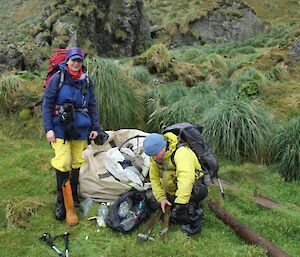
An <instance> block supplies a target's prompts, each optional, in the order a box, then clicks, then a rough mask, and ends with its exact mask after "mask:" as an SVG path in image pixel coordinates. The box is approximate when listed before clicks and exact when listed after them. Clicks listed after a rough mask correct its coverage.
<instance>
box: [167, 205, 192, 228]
mask: <svg viewBox="0 0 300 257" xmlns="http://www.w3.org/2000/svg"><path fill="white" fill-rule="evenodd" d="M171 221H172V222H174V223H177V224H189V223H190V222H191V221H190V218H189V208H188V204H175V206H174V208H173V210H172V212H171Z"/></svg>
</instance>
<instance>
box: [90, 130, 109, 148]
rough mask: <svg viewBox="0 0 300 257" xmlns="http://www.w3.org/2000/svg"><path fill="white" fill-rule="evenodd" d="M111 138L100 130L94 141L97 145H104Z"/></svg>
mask: <svg viewBox="0 0 300 257" xmlns="http://www.w3.org/2000/svg"><path fill="white" fill-rule="evenodd" d="M108 138H109V135H108V134H107V133H106V132H105V131H104V130H103V129H99V130H98V136H97V137H96V138H95V139H94V142H95V144H96V145H103V144H104V143H105V141H106V140H107V139H108Z"/></svg>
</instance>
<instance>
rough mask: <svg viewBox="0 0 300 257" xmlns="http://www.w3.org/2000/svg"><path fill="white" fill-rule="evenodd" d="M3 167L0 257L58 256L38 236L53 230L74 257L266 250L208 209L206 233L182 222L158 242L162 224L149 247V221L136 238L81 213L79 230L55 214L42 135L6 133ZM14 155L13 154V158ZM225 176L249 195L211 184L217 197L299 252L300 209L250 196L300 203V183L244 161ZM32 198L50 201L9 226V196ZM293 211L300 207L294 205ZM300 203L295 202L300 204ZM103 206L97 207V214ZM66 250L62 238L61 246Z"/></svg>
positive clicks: (254, 254) (0, 153)
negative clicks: (264, 205) (144, 236)
mask: <svg viewBox="0 0 300 257" xmlns="http://www.w3.org/2000/svg"><path fill="white" fill-rule="evenodd" d="M1 142H2V143H3V144H1V146H0V163H1V167H5V168H4V169H3V168H2V169H1V170H0V181H1V188H0V194H1V198H2V199H1V201H0V220H1V223H0V256H3V257H4V256H12V257H15V256H28V257H29V256H30V257H35V256H36V257H40V256H55V253H54V252H53V251H52V250H51V249H50V248H49V247H48V246H46V245H45V244H44V243H43V242H41V241H39V237H40V236H41V235H42V233H44V232H48V233H50V234H51V235H53V236H54V235H57V234H62V233H63V232H65V231H69V232H70V234H71V237H70V256H76V257H87V256H88V257H98V256H212V257H215V256H240V257H244V256H249V257H259V256H265V251H264V250H262V249H261V248H260V247H256V246H253V245H250V244H247V243H245V242H244V241H243V240H242V239H240V238H239V237H238V236H237V235H236V234H235V233H234V232H233V231H232V230H231V229H230V228H229V227H227V226H226V225H224V224H223V223H222V222H221V221H219V220H218V219H217V218H215V216H214V215H213V214H212V213H211V211H210V210H209V209H208V208H207V202H205V203H204V208H205V226H204V229H203V231H202V232H201V234H200V235H198V236H194V237H188V236H186V235H185V234H184V233H182V232H181V230H180V228H179V227H178V226H177V225H174V224H172V225H171V229H170V232H169V238H168V241H167V242H166V243H162V242H160V241H159V240H158V238H159V233H160V227H161V225H159V224H157V225H156V227H155V230H154V231H153V236H154V237H155V238H156V239H157V240H156V241H155V242H146V243H145V244H143V245H138V244H136V243H135V239H136V237H137V234H138V233H139V232H140V231H141V230H142V229H143V228H144V226H145V223H142V224H141V225H140V227H139V228H137V229H136V230H135V231H133V232H132V234H130V235H123V234H120V233H118V232H114V231H112V230H111V229H109V228H101V229H100V230H99V229H98V227H97V225H96V223H95V222H94V221H87V220H86V218H85V217H83V216H82V214H81V213H80V214H79V215H80V219H81V221H80V224H79V225H78V226H75V227H73V228H68V227H66V225H65V223H64V222H59V221H56V220H55V219H54V216H53V211H54V201H55V182H54V181H55V178H54V173H53V171H51V168H50V164H49V161H50V158H51V156H52V154H53V153H52V150H51V148H50V146H49V144H48V143H47V142H46V141H45V140H43V141H41V140H37V139H30V140H27V139H23V140H14V139H8V138H5V137H3V136H1ZM12 156H13V158H11V157H12ZM220 174H221V176H222V178H224V179H225V180H227V181H231V182H233V183H235V184H236V185H237V186H239V187H240V188H242V189H243V193H242V194H240V195H239V194H238V195H236V194H234V193H232V192H230V191H229V190H225V194H226V200H225V202H224V203H222V200H221V198H220V194H219V192H218V188H217V187H216V188H215V187H210V195H211V196H212V197H214V198H217V201H219V202H221V203H222V205H223V207H224V208H225V209H226V210H227V211H228V212H230V213H232V214H234V215H235V216H236V217H237V218H238V219H240V220H241V221H242V222H244V223H246V224H247V225H248V226H250V227H251V228H253V229H255V230H256V231H257V232H258V233H259V234H261V235H262V236H264V237H265V238H267V239H269V240H271V241H272V242H273V243H275V244H276V245H278V246H279V247H281V248H283V249H284V250H285V251H287V252H288V253H289V254H290V255H291V256H298V255H299V254H300V250H299V248H298V247H297V242H298V241H299V233H298V232H299V222H298V221H299V214H298V216H295V217H293V216H291V215H289V214H284V213H282V212H278V211H276V210H275V211H267V210H264V209H261V208H259V207H257V206H256V205H254V204H253V203H251V202H250V201H249V199H248V198H247V197H246V196H247V195H248V196H250V195H251V194H252V193H253V192H254V190H256V191H258V192H260V193H261V194H263V195H265V196H268V197H271V198H273V199H274V200H277V201H280V202H282V203H284V204H290V205H295V204H296V205H297V206H298V208H299V206H300V202H299V199H300V195H299V190H298V188H299V182H298V183H297V182H293V183H287V182H283V181H282V179H281V178H280V177H279V175H277V174H274V173H272V172H271V171H270V170H268V169H267V168H266V167H264V166H258V165H254V164H244V165H238V166H234V165H232V164H231V163H223V162H221V170H220ZM24 199H32V200H35V201H38V202H41V203H42V204H43V205H42V206H41V207H39V208H38V209H37V210H36V212H34V214H33V215H32V216H30V217H27V218H26V219H25V222H26V223H27V226H25V228H20V227H19V226H16V227H12V228H7V227H6V225H7V222H6V219H5V208H6V204H7V202H8V201H13V202H16V201H22V200H24ZM292 208H294V207H292ZM295 208H296V207H295ZM96 210H97V207H96V208H92V209H91V212H90V213H89V214H90V215H94V214H95V213H93V211H94V212H96ZM56 245H57V247H58V248H59V249H62V250H63V249H64V244H63V242H62V240H57V243H56Z"/></svg>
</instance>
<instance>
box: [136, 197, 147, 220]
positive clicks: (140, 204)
mask: <svg viewBox="0 0 300 257" xmlns="http://www.w3.org/2000/svg"><path fill="white" fill-rule="evenodd" d="M144 206H145V202H144V201H140V202H138V203H137V205H136V207H135V214H136V216H137V217H140V216H141V215H142V212H143V210H144Z"/></svg>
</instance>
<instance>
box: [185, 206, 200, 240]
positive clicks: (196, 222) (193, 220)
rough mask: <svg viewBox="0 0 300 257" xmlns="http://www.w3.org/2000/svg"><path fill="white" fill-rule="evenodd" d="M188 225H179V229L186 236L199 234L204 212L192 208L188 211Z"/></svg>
mask: <svg viewBox="0 0 300 257" xmlns="http://www.w3.org/2000/svg"><path fill="white" fill-rule="evenodd" d="M189 218H190V223H188V224H183V225H181V229H182V230H183V231H184V232H185V233H187V234H188V235H196V234H199V233H200V232H201V230H202V228H203V225H204V212H203V209H202V208H193V206H191V208H190V210H189Z"/></svg>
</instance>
